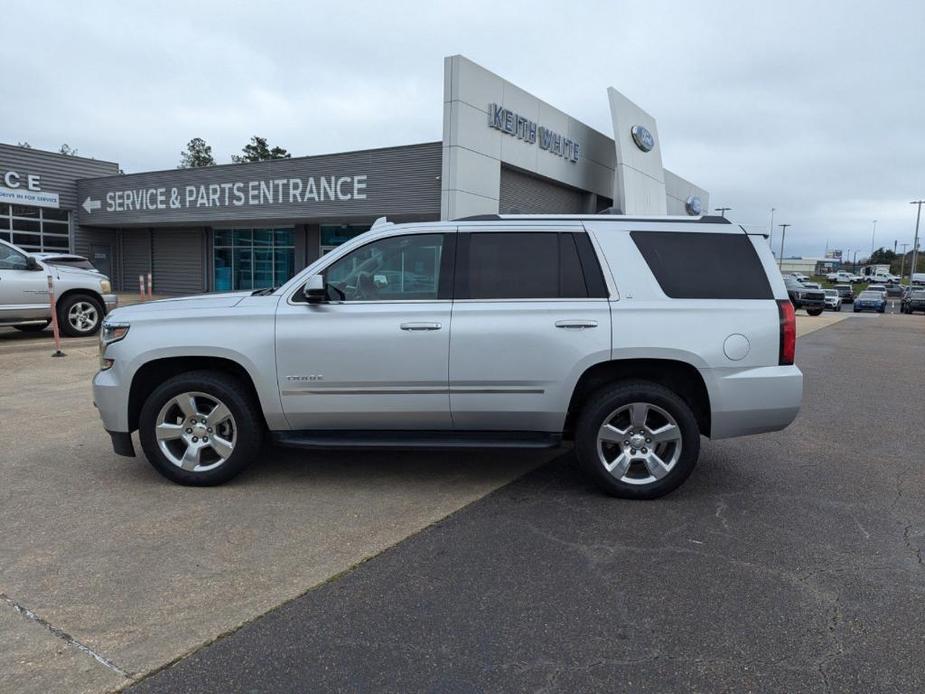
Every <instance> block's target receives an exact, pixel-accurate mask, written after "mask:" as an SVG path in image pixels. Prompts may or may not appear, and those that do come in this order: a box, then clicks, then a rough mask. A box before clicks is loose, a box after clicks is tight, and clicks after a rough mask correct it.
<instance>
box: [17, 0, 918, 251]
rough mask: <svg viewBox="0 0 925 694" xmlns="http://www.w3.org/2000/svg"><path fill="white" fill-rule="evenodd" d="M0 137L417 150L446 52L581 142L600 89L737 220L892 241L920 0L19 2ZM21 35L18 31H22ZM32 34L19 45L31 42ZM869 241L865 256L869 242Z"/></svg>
mask: <svg viewBox="0 0 925 694" xmlns="http://www.w3.org/2000/svg"><path fill="white" fill-rule="evenodd" d="M4 20H5V22H4V23H5V25H7V26H16V27H20V30H19V31H15V32H7V33H6V34H5V35H4V40H3V42H2V43H0V60H2V61H3V64H4V65H6V66H7V69H8V70H9V74H10V75H12V79H8V80H7V81H6V84H5V87H4V98H3V99H2V100H0V141H5V142H17V141H20V140H28V141H30V142H31V143H32V144H33V145H34V146H37V147H44V148H52V149H54V148H57V147H58V145H60V144H61V143H62V142H67V143H69V144H71V145H72V146H75V147H78V148H79V150H80V152H81V153H82V154H88V155H91V156H97V157H99V158H101V159H109V160H115V161H119V162H120V163H121V164H122V166H123V168H124V169H125V170H126V171H142V170H150V169H163V168H171V167H173V166H175V165H176V163H177V161H178V158H179V151H180V150H181V149H182V148H183V146H184V145H185V143H186V142H187V141H188V140H189V139H190V138H192V137H195V136H200V137H204V138H205V139H206V140H207V141H208V142H209V143H210V144H211V145H212V146H213V150H214V152H215V154H216V156H217V158H218V159H219V160H220V161H227V160H228V159H229V157H230V155H231V154H232V153H236V152H237V151H239V150H240V148H241V147H242V146H243V145H244V144H245V143H246V142H247V141H248V139H249V138H250V136H251V135H254V134H260V135H263V136H266V137H267V138H269V141H270V143H271V144H278V145H280V146H283V147H286V148H287V149H288V150H289V151H290V152H292V153H293V154H296V155H306V154H316V153H323V152H331V151H343V150H351V149H361V148H367V147H379V146H388V145H396V144H407V143H412V142H425V141H433V140H438V139H440V137H441V131H442V91H443V61H442V59H443V57H444V56H446V55H452V54H455V53H462V54H464V55H466V56H467V57H469V58H471V59H473V60H475V61H476V62H479V63H481V64H483V65H485V66H486V67H488V68H489V69H491V70H493V71H495V72H498V73H499V74H501V75H503V76H504V77H506V78H507V79H509V80H511V81H512V82H514V83H516V84H518V85H520V86H522V87H523V88H525V89H527V90H528V91H530V92H532V93H534V94H536V95H538V96H540V97H542V98H544V99H546V100H547V101H549V102H551V103H553V104H555V105H556V106H558V107H560V108H562V109H563V110H565V111H566V112H568V113H571V114H572V115H574V116H576V117H578V118H580V119H581V120H583V121H585V122H587V123H589V124H590V125H592V126H594V127H596V128H597V129H599V130H601V131H603V132H609V130H610V116H609V112H608V107H607V99H606V93H605V90H606V87H608V86H611V85H612V86H614V87H616V88H617V89H619V90H620V91H622V92H624V93H625V94H626V95H627V96H629V97H630V98H631V99H633V100H634V101H636V102H637V103H639V104H640V105H641V106H643V107H644V108H645V109H647V110H648V111H649V112H651V113H653V114H654V115H655V116H656V118H657V119H658V124H659V134H660V137H661V141H662V144H663V156H664V161H665V165H666V166H667V167H668V168H670V169H671V170H673V171H676V172H678V173H679V174H680V175H682V176H684V177H686V178H689V179H691V180H693V181H695V182H697V183H698V184H700V185H703V186H704V187H706V188H707V189H708V190H710V191H711V194H712V200H713V203H714V205H715V206H719V205H724V206H729V207H732V208H733V212H732V213H731V214H730V216H731V217H732V218H733V219H735V220H736V221H740V222H742V223H745V224H753V225H762V224H763V225H767V223H768V217H769V210H770V208H771V207H772V206H773V207H776V208H777V213H776V219H777V220H778V221H779V222H788V223H791V224H793V227H792V228H791V229H790V230H789V231H788V253H789V252H790V251H792V252H794V253H801V254H819V253H821V252H822V250H823V249H824V247H825V244H826V242H827V241H828V243H829V244H830V245H833V246H838V247H842V248H844V249H845V250H847V249H848V248H855V247H857V248H865V249H869V247H870V228H871V220H872V219H875V218H876V219H878V220H880V221H879V222H878V236H879V237H880V239H881V241H880V243H883V244H884V245H892V242H893V240H894V239H895V240H899V241H900V242H901V243H902V242H904V241H909V240H911V236H912V231H913V225H914V208H912V207H911V206H909V205H908V201H909V200H911V199H913V198H915V197H922V196H925V137H923V132H922V130H923V128H922V114H923V113H925V71H922V70H921V67H922V65H925V48H923V41H922V29H921V28H922V27H923V26H925V4H923V3H921V2H883V1H881V2H845V1H844V0H829V1H822V2H814V3H805V2H776V3H760V4H759V3H751V2H704V3H677V2H670V1H667V0H666V1H658V2H646V3H639V2H626V1H624V0H620V1H619V2H576V3H568V4H563V3H561V2H546V1H543V0H537V1H536V2H531V3H498V2H486V1H482V0H468V1H467V2H465V3H460V2H453V3H449V2H433V1H431V2H403V1H396V2H389V3H373V2H353V3H349V4H343V5H337V4H333V3H315V2H291V3H283V2H261V3H257V4H255V3H252V2H247V3H245V2H227V1H226V2H217V1H209V2H200V1H197V2H195V3H193V2H189V1H188V0H185V1H184V2H178V1H173V0H171V1H167V2H159V3H148V4H140V3H125V2H122V3H117V2H84V3H66V2H60V3H57V4H54V3H19V4H16V5H14V6H12V7H9V8H5V9H4ZM39 28H40V29H41V31H40V32H39V31H38V29H39ZM39 36H40V37H41V39H40V40H37V37H39ZM878 245H879V244H878Z"/></svg>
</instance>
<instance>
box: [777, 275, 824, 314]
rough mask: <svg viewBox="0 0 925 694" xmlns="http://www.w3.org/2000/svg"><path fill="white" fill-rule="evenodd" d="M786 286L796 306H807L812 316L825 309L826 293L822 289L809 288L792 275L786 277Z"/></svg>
mask: <svg viewBox="0 0 925 694" xmlns="http://www.w3.org/2000/svg"><path fill="white" fill-rule="evenodd" d="M784 286H785V287H786V288H787V295H788V296H789V297H790V301H791V302H792V303H793V306H794V308H805V309H806V312H807V313H808V314H809V315H811V316H818V315H819V314H820V313H822V312H823V311H824V310H825V294H824V293H823V291H822V290H821V289H808V288H807V287H806V286H804V285H802V284H800V283H799V282H797V281H796V280H795V279H793V278H792V277H785V278H784Z"/></svg>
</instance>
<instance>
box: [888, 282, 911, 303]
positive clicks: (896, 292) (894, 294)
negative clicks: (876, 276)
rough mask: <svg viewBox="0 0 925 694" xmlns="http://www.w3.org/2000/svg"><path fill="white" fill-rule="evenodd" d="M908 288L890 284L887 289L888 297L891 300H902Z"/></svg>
mask: <svg viewBox="0 0 925 694" xmlns="http://www.w3.org/2000/svg"><path fill="white" fill-rule="evenodd" d="M905 291H906V288H905V287H904V286H903V285H901V284H890V285H887V287H886V295H887V298H889V299H898V298H902V295H903V294H904V293H905Z"/></svg>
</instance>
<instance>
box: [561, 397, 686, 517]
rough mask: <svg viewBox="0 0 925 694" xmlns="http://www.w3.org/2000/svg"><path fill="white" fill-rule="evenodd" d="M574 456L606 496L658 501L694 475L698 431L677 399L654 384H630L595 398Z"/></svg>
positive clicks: (581, 421) (579, 426) (583, 417)
mask: <svg viewBox="0 0 925 694" xmlns="http://www.w3.org/2000/svg"><path fill="white" fill-rule="evenodd" d="M575 450H576V453H577V455H578V460H579V461H580V463H581V465H582V467H584V469H585V470H586V471H587V472H588V474H590V475H591V477H592V478H593V479H594V480H595V481H596V482H597V484H598V486H600V487H601V488H602V489H603V490H604V491H606V492H607V493H608V494H611V495H613V496H619V497H624V498H627V499H655V498H658V497H660V496H664V495H665V494H668V493H669V492H671V491H673V490H675V489H676V488H677V487H678V486H679V485H680V484H681V483H682V482H684V480H686V479H687V477H688V475H690V474H691V472H692V471H693V469H694V466H695V465H696V464H697V458H698V456H699V455H700V430H699V428H698V426H697V420H696V419H695V418H694V413H693V412H692V411H691V409H690V407H689V406H688V405H687V403H686V402H684V400H682V399H681V398H680V397H679V396H678V395H677V394H675V393H674V392H672V391H671V390H669V389H667V388H665V387H664V386H661V385H658V384H656V383H650V382H647V381H629V382H625V383H620V384H616V385H612V386H608V387H605V388H603V389H601V390H599V391H597V393H595V394H594V395H593V396H591V398H590V399H589V400H588V402H587V403H586V404H585V406H584V407H583V408H582V410H581V413H580V415H579V417H578V421H577V423H576V427H575Z"/></svg>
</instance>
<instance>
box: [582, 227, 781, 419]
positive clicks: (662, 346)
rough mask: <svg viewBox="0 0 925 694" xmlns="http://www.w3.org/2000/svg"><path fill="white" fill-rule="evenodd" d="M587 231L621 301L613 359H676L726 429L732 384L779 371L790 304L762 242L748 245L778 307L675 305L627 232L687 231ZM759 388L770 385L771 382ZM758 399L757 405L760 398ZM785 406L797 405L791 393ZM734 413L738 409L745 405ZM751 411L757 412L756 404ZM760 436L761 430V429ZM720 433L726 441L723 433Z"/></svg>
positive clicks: (758, 303) (742, 302)
mask: <svg viewBox="0 0 925 694" xmlns="http://www.w3.org/2000/svg"><path fill="white" fill-rule="evenodd" d="M679 226H680V225H679ZM684 226H687V225H684ZM690 226H693V225H690ZM588 227H589V231H590V232H591V233H592V234H593V235H594V237H595V240H596V242H597V244H598V245H599V247H600V249H601V250H602V251H603V253H604V254H605V256H606V258H607V263H606V266H605V268H606V267H609V269H610V271H611V273H612V275H613V277H612V280H613V283H614V285H615V286H616V288H617V291H618V296H619V298H618V299H616V300H613V301H612V302H611V313H612V326H613V327H612V331H613V334H612V343H613V349H612V358H613V359H631V358H650V359H671V360H677V361H682V362H685V363H688V364H691V365H693V366H694V367H696V368H697V369H698V370H699V372H700V374H701V376H702V377H703V379H704V383H705V385H706V387H707V391H708V393H709V395H710V404H711V410H712V412H713V415H714V421H725V420H724V417H725V416H726V407H727V405H729V403H728V400H729V398H728V396H727V394H728V392H729V389H728V387H727V384H728V383H730V382H733V381H738V382H743V381H742V379H743V377H748V376H751V375H754V376H758V375H761V376H764V377H766V376H768V375H769V373H770V372H768V371H766V370H767V369H769V368H772V367H773V368H774V369H778V368H780V367H778V361H779V357H780V318H779V315H778V308H777V304H776V301H775V300H776V299H778V298H787V292H786V289H785V287H784V283H783V279H782V278H781V275H780V272H778V270H777V268H776V266H775V265H774V264H773V257H772V256H771V253H770V251H769V250H767V247H766V244H765V248H764V249H761V248H760V245H759V244H760V243H761V242H762V241H763V239H762V238H761V237H749V238H750V239H751V242H752V244H753V246H754V247H755V250H756V252H757V253H758V257H759V259H760V260H761V262H762V267H764V268H765V272H766V274H767V276H768V281H769V283H770V285H771V292H772V294H773V296H774V299H674V298H670V297H668V296H667V295H666V294H665V292H664V291H662V288H661V286H660V285H659V283H658V280H657V279H656V278H655V276H654V275H653V273H652V271H651V270H650V269H649V266H648V264H647V263H646V261H645V259H644V258H643V256H642V254H641V252H640V251H639V249H638V247H637V246H636V244H635V242H634V241H633V239H632V238H631V236H630V234H629V231H630V230H636V229H639V230H642V231H648V230H652V231H655V230H665V231H684V230H685V228H684V227H682V228H680V229H679V228H678V226H675V227H671V226H670V225H665V224H654V223H648V224H646V223H641V224H640V223H624V224H623V225H620V226H618V225H613V226H610V227H609V228H608V226H607V223H604V224H602V225H598V224H593V223H592V224H589V225H588ZM704 227H706V228H704ZM691 231H698V232H714V231H715V232H716V233H737V234H743V233H744V232H743V231H742V230H741V229H740V228H739V227H735V226H733V225H717V227H713V226H708V225H704V226H703V227H701V226H700V225H697V227H696V228H692V229H691ZM764 251H767V252H766V253H765V252H764ZM695 270H696V268H695ZM789 368H791V369H794V370H795V367H789ZM754 382H755V383H758V384H761V383H769V384H770V383H771V382H770V381H769V380H768V379H767V378H761V379H756V380H755V381H754ZM754 396H755V398H756V400H757V399H760V397H761V394H760V393H757V392H756V393H755V394H754ZM787 398H788V399H793V391H792V389H791V391H788V394H787ZM724 399H725V400H726V401H727V402H724ZM796 404H797V406H798V404H799V395H797V396H796ZM734 406H735V407H736V408H741V407H742V402H741V399H739V402H737V403H736V404H735V405H734ZM754 407H755V409H756V410H760V405H759V404H758V403H757V402H756V404H755V405H754ZM794 414H795V410H794ZM791 419H792V417H791ZM788 423H789V421H788ZM755 430H756V431H757V430H760V424H758V425H756V426H755ZM716 433H718V434H720V435H726V434H725V433H724V432H723V431H721V430H720V431H717V432H716ZM743 433H745V432H743Z"/></svg>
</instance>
